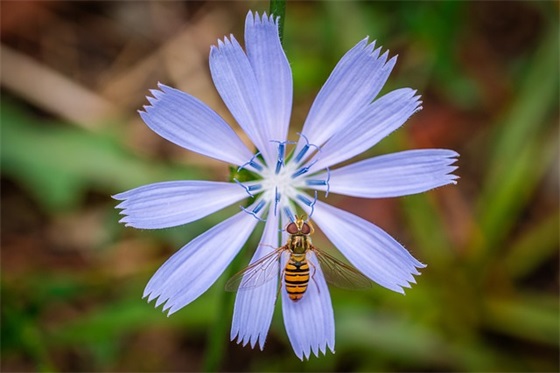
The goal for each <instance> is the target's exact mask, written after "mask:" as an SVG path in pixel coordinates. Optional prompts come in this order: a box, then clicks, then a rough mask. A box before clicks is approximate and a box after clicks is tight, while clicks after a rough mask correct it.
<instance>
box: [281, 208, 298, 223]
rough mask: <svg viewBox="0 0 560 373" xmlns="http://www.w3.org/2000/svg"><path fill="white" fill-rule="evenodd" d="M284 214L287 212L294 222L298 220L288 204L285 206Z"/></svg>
mask: <svg viewBox="0 0 560 373" xmlns="http://www.w3.org/2000/svg"><path fill="white" fill-rule="evenodd" d="M284 214H286V216H287V217H288V219H290V221H291V222H292V223H293V222H294V221H296V219H295V217H294V214H292V211H291V210H290V208H289V207H288V206H285V207H284Z"/></svg>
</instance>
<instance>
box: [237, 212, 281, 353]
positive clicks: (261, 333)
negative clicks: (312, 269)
mask: <svg viewBox="0 0 560 373" xmlns="http://www.w3.org/2000/svg"><path fill="white" fill-rule="evenodd" d="M278 239H279V235H278V217H277V216H276V215H275V214H273V213H269V214H268V218H267V221H266V225H265V228H264V232H263V236H262V238H261V241H260V244H259V246H258V247H257V250H256V252H255V255H254V256H253V258H252V259H251V263H254V262H255V261H257V260H259V259H260V258H262V257H263V256H265V255H267V254H269V253H271V252H272V251H274V250H275V249H276V248H277V247H279V246H280V245H279V242H278ZM275 268H276V269H275V271H276V273H278V274H279V273H280V262H279V261H278V262H277V264H276V266H275ZM277 293H278V277H275V278H274V279H272V280H270V281H267V282H266V283H264V284H263V285H261V286H258V287H252V288H247V289H240V290H239V291H238V292H237V296H236V298H235V307H234V310H233V322H232V325H231V334H230V337H231V340H233V339H235V337H237V343H242V344H243V346H245V345H246V344H247V343H249V342H251V348H254V347H255V344H256V343H257V342H258V343H259V347H260V348H261V350H262V349H263V348H264V343H265V341H266V335H267V334H268V329H269V328H270V323H271V321H272V315H273V314H274V304H275V303H276V295H277Z"/></svg>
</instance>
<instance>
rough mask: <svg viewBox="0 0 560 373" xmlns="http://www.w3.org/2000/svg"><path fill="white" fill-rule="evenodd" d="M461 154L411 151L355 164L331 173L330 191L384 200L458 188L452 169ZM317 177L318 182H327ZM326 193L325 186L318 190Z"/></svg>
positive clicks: (443, 150) (322, 176) (431, 150)
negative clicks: (436, 189) (432, 190)
mask: <svg viewBox="0 0 560 373" xmlns="http://www.w3.org/2000/svg"><path fill="white" fill-rule="evenodd" d="M458 156H459V154H457V153H456V152H454V151H452V150H445V149H422V150H408V151H403V152H398V153H393V154H386V155H381V156H378V157H373V158H370V159H366V160H363V161H361V162H356V163H352V164H350V165H348V166H345V167H341V168H339V169H336V170H334V171H331V172H330V181H329V191H330V192H332V193H339V194H344V195H348V196H354V197H363V198H385V197H400V196H405V195H409V194H415V193H421V192H425V191H428V190H430V189H433V188H437V187H440V186H443V185H447V184H456V183H457V181H456V179H457V176H456V175H453V174H452V172H453V171H455V170H456V169H457V167H456V166H451V165H452V164H453V163H455V162H456V161H457V158H456V157H458ZM325 177H326V175H318V176H317V178H318V179H321V178H325ZM317 189H319V190H326V186H319V187H317Z"/></svg>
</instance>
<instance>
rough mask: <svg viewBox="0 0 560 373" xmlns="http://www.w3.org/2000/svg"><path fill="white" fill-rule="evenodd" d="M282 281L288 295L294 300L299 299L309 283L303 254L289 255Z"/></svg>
mask: <svg viewBox="0 0 560 373" xmlns="http://www.w3.org/2000/svg"><path fill="white" fill-rule="evenodd" d="M284 283H285V284H286V291H287V292H288V296H289V297H290V299H291V300H293V301H294V302H296V301H298V300H300V299H301V298H302V297H303V294H304V293H305V291H306V290H307V285H308V284H309V264H308V263H307V259H306V258H305V254H304V255H294V254H292V255H290V260H288V263H287V264H286V268H285V269H284Z"/></svg>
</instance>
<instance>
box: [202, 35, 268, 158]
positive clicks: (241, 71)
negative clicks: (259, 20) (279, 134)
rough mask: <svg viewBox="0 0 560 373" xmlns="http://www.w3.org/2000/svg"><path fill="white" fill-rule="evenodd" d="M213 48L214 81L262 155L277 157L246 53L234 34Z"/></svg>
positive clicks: (256, 83)
mask: <svg viewBox="0 0 560 373" xmlns="http://www.w3.org/2000/svg"><path fill="white" fill-rule="evenodd" d="M230 39H231V40H229V39H228V38H224V41H221V40H218V46H217V47H216V46H212V47H211V48H210V72H211V73H212V79H213V80H214V85H215V86H216V89H217V90H218V92H219V93H220V96H221V97H222V100H223V101H224V103H225V104H226V106H227V107H228V109H229V111H230V112H231V114H232V115H233V117H234V118H235V120H236V121H237V123H239V125H240V126H241V128H243V130H244V131H245V133H246V134H247V136H249V138H250V139H251V141H252V142H253V144H255V146H256V147H257V149H258V150H259V151H260V152H261V154H262V155H263V157H264V159H265V161H266V163H267V164H269V165H270V164H273V163H274V162H275V161H276V154H275V152H276V145H275V144H274V143H272V142H271V141H270V140H272V138H271V137H270V133H269V130H270V126H268V125H266V119H267V116H266V115H265V113H264V110H265V105H264V101H263V99H262V95H263V93H262V91H261V86H260V84H259V81H258V80H257V78H256V76H255V72H254V70H253V67H252V66H251V63H250V62H249V59H248V58H247V55H246V54H245V52H244V51H243V49H242V48H241V46H240V45H239V43H238V42H237V40H236V39H235V37H234V36H233V35H231V36H230Z"/></svg>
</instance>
